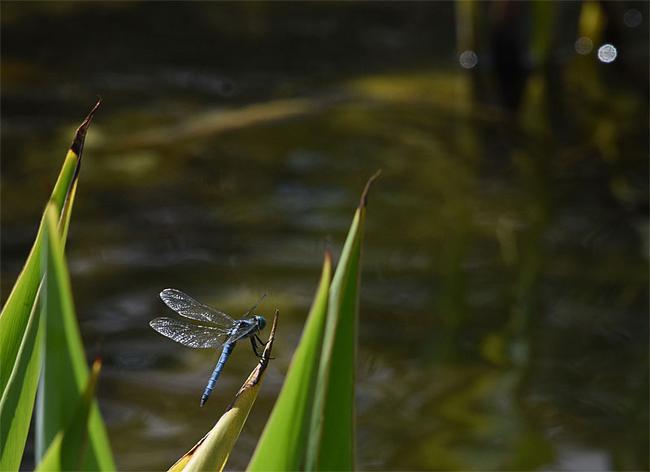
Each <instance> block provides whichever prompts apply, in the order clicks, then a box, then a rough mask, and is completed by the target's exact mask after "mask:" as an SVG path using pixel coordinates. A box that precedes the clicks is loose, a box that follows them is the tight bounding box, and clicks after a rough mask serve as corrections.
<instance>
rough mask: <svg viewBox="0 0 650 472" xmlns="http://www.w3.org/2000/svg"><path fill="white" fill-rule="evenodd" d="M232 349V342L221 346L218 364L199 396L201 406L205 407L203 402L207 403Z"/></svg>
mask: <svg viewBox="0 0 650 472" xmlns="http://www.w3.org/2000/svg"><path fill="white" fill-rule="evenodd" d="M233 349H235V343H233V342H230V343H225V344H224V345H223V350H222V351H221V356H219V362H217V365H216V367H215V368H214V370H213V371H212V375H211V376H210V380H208V385H206V387H205V390H204V391H203V395H202V396H201V406H203V405H205V402H207V401H208V398H209V397H210V394H211V393H212V390H214V385H215V384H216V383H217V379H218V378H219V375H221V371H222V370H223V366H224V365H226V361H227V360H228V357H230V354H231V353H232V350H233Z"/></svg>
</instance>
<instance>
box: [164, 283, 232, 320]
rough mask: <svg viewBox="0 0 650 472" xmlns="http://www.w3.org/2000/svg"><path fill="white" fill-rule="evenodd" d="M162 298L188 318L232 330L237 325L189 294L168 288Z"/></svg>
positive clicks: (229, 318) (226, 316) (223, 314)
mask: <svg viewBox="0 0 650 472" xmlns="http://www.w3.org/2000/svg"><path fill="white" fill-rule="evenodd" d="M160 298H161V299H162V301H163V302H165V304H166V305H167V306H168V307H169V308H171V309H172V310H174V311H175V312H176V313H178V314H179V315H182V316H184V317H186V318H191V319H193V320H197V321H209V322H210V323H214V324H216V325H220V326H225V327H227V328H230V327H231V326H232V325H233V324H234V323H235V320H233V319H232V318H231V317H230V316H228V315H226V314H225V313H223V312H221V311H219V310H215V309H214V308H212V307H209V306H207V305H204V304H203V303H200V302H197V301H196V300H194V299H193V298H192V297H190V296H189V295H188V294H186V293H183V292H181V291H180V290H176V289H175V288H166V289H165V290H163V291H162V292H160Z"/></svg>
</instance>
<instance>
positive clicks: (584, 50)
mask: <svg viewBox="0 0 650 472" xmlns="http://www.w3.org/2000/svg"><path fill="white" fill-rule="evenodd" d="M574 47H575V50H576V52H577V53H578V54H582V55H583V56H586V55H587V54H589V53H590V52H591V50H592V49H593V48H594V42H593V41H592V40H591V39H590V38H588V37H586V36H583V37H581V38H578V39H577V40H576V44H575V46H574Z"/></svg>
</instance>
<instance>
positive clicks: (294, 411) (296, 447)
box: [247, 252, 332, 471]
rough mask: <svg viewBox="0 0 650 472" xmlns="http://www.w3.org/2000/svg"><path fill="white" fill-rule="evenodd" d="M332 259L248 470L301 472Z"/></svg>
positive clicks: (328, 260)
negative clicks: (294, 471)
mask: <svg viewBox="0 0 650 472" xmlns="http://www.w3.org/2000/svg"><path fill="white" fill-rule="evenodd" d="M331 272H332V257H331V255H330V254H329V252H327V253H326V254H325V261H324V263H323V270H322V274H321V280H320V284H319V287H318V290H317V292H316V296H315V298H314V301H313V303H312V306H311V309H310V311H309V315H308V317H307V321H306V323H305V328H304V330H303V334H302V336H301V338H300V343H299V344H298V347H297V349H296V352H295V353H294V355H293V358H292V360H291V365H290V367H289V371H288V372H287V376H286V378H285V381H284V384H283V387H282V391H281V392H280V395H279V397H278V400H277V401H276V403H275V406H274V407H273V412H272V413H271V417H270V418H269V420H268V422H267V424H266V427H265V428H264V432H263V433H262V437H261V438H260V440H259V442H258V444H257V448H256V449H255V452H254V453H253V457H252V458H251V461H250V463H249V464H248V468H247V470H249V471H280V470H300V469H302V467H303V463H304V460H305V448H306V445H307V435H308V427H309V421H310V419H311V404H312V401H313V396H314V390H315V388H316V374H317V372H318V364H319V360H320V350H321V345H322V338H323V334H324V329H325V318H326V316H327V303H328V298H329V285H330V279H331Z"/></svg>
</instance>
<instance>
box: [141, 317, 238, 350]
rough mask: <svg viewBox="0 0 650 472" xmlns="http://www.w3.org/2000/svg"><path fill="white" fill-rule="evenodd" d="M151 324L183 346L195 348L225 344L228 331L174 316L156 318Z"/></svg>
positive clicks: (207, 347)
mask: <svg viewBox="0 0 650 472" xmlns="http://www.w3.org/2000/svg"><path fill="white" fill-rule="evenodd" d="M149 325H150V326H151V327H152V328H153V329H155V330H156V331H158V332H159V333H160V334H162V335H163V336H167V337H168V338H169V339H173V340H174V341H176V342H177V343H180V344H182V345H183V346H188V347H193V348H195V349H209V348H215V347H219V346H221V345H222V344H223V342H224V338H225V337H226V336H227V335H228V331H226V330H223V329H219V328H215V327H212V326H201V325H195V324H192V323H189V322H188V321H184V320H176V319H174V318H165V317H162V318H156V319H154V320H151V321H150V322H149Z"/></svg>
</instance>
